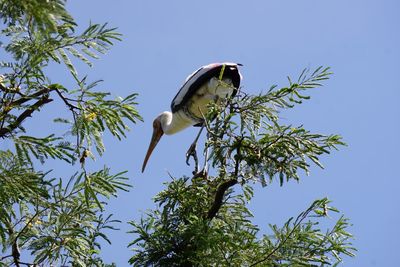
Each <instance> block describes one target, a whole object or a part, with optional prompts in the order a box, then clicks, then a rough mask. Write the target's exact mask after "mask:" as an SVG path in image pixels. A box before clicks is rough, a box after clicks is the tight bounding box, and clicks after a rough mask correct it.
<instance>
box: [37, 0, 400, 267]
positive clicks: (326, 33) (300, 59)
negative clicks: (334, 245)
mask: <svg viewBox="0 0 400 267" xmlns="http://www.w3.org/2000/svg"><path fill="white" fill-rule="evenodd" d="M67 6H68V8H69V10H70V12H71V13H72V15H73V16H74V17H75V18H76V20H77V22H78V23H79V24H80V25H81V26H82V27H85V26H86V25H87V24H88V23H89V21H92V22H94V23H103V22H109V24H110V26H113V27H114V26H115V27H118V28H119V31H120V32H121V33H123V35H124V36H123V41H122V42H120V43H117V44H116V45H115V47H113V48H112V50H111V51H110V52H109V53H108V54H107V55H106V56H103V57H102V58H101V59H100V60H97V61H96V62H95V65H94V67H93V68H87V67H84V66H82V67H81V68H79V72H80V74H81V75H84V74H85V73H88V74H89V79H91V80H97V79H103V80H105V81H104V82H103V83H102V84H101V85H100V87H99V88H98V89H103V90H110V91H111V92H112V94H113V95H115V96H126V95H128V94H130V93H132V92H137V93H139V97H138V102H139V106H138V109H139V111H140V113H141V115H142V116H143V118H144V120H145V121H144V123H139V124H137V125H134V126H132V131H131V132H130V133H129V135H128V138H127V139H126V140H123V141H121V142H118V141H116V140H114V139H112V138H110V136H109V135H105V143H106V147H107V151H106V153H105V155H104V157H103V158H101V159H98V160H97V161H96V162H88V165H89V167H90V168H101V166H102V165H103V164H107V165H109V166H111V168H112V170H114V171H115V172H117V171H120V170H128V171H129V177H130V178H131V179H130V183H131V184H132V185H133V186H134V187H133V189H132V190H131V192H129V193H121V194H120V197H119V198H118V199H115V200H112V201H111V204H110V205H109V206H108V211H109V212H110V213H113V214H114V215H115V217H116V218H118V219H120V220H122V221H123V222H124V223H123V224H122V225H121V229H122V231H119V232H111V233H110V237H111V240H112V242H113V244H112V245H111V246H104V249H103V255H104V258H105V259H106V260H107V261H109V262H111V261H114V262H116V263H117V265H118V266H126V265H127V260H128V259H129V257H130V256H131V255H132V252H131V251H130V250H129V249H128V248H126V246H127V244H128V243H129V242H131V241H132V240H133V239H134V236H132V235H130V234H127V233H126V232H127V231H128V230H129V229H130V228H129V226H128V225H127V223H125V222H127V221H129V220H132V219H138V218H140V216H141V215H142V212H143V211H145V210H146V209H148V208H155V205H154V203H153V202H152V197H153V196H154V195H155V194H156V193H157V192H159V191H160V190H162V189H163V182H166V181H169V180H170V178H169V177H168V175H167V172H170V173H171V174H172V175H174V176H177V177H179V176H182V175H189V174H190V172H191V168H190V167H187V166H186V164H185V162H184V154H185V152H186V150H187V148H188V147H189V145H190V143H191V142H192V140H193V138H194V136H195V134H196V131H197V130H196V129H194V128H190V129H187V130H185V131H183V132H181V133H178V134H176V135H173V136H167V137H164V138H163V139H162V140H161V142H160V144H159V145H158V147H157V148H156V150H155V151H154V153H153V155H152V158H151V159H150V162H149V164H148V166H147V170H146V172H145V173H144V174H141V173H140V168H141V164H142V161H143V157H144V154H145V152H146V149H147V146H148V142H149V140H150V136H151V131H152V127H151V125H152V120H153V118H154V117H155V116H157V115H158V114H159V113H160V112H162V111H164V110H169V106H170V102H171V100H172V98H173V97H174V96H175V94H176V92H177V90H178V89H179V88H180V86H181V84H182V82H183V80H184V79H185V78H186V76H187V75H189V74H190V73H191V72H192V71H193V70H195V69H197V68H198V67H199V66H201V65H205V64H208V63H211V62H221V61H233V62H240V63H242V64H243V65H244V66H243V67H242V69H241V70H242V74H243V76H244V79H243V81H242V86H243V90H244V91H246V92H249V93H254V94H257V93H259V92H260V91H262V90H266V89H268V88H269V87H270V86H271V85H273V84H277V85H279V86H285V85H286V84H287V83H286V76H291V77H297V76H298V75H299V74H300V72H301V70H302V69H303V68H305V67H309V68H315V67H318V66H319V65H324V66H330V67H331V68H332V71H333V72H334V75H333V76H332V78H331V79H330V80H329V81H327V82H326V83H325V86H324V87H322V88H320V89H316V90H313V91H312V92H311V96H312V99H311V100H310V101H308V102H306V103H304V104H303V105H301V106H298V107H297V108H295V109H293V110H290V111H288V112H285V113H284V118H283V120H282V122H283V123H287V124H290V123H293V124H295V125H300V124H303V125H304V126H305V127H306V128H308V129H310V130H311V131H314V132H319V133H325V134H331V133H337V134H341V135H342V136H343V137H344V140H345V141H346V142H347V143H348V147H343V148H341V149H340V151H338V152H333V153H332V154H331V155H330V156H328V157H324V158H323V159H322V162H323V164H324V165H325V167H326V168H325V169H324V170H319V169H317V168H313V170H312V172H311V175H310V176H308V177H307V176H306V175H304V174H303V175H302V179H301V181H300V182H299V183H296V182H290V183H288V184H285V185H284V186H283V187H279V184H278V182H277V181H276V182H274V183H273V184H272V185H271V186H268V187H266V188H261V187H260V186H256V192H255V197H254V199H253V200H252V202H251V205H250V206H251V209H252V211H253V212H254V215H255V219H254V222H255V223H256V224H258V225H259V226H260V227H261V229H263V230H264V231H267V230H268V227H267V225H268V223H276V224H278V225H282V224H283V223H284V222H285V221H286V220H287V219H288V218H289V217H291V216H296V215H297V214H298V213H299V212H301V211H302V210H304V209H305V208H307V207H308V206H309V205H310V203H311V202H312V201H313V200H314V199H316V198H321V197H325V196H327V197H329V198H330V199H332V200H333V206H336V207H337V208H339V209H340V210H341V211H342V212H343V213H344V214H345V215H346V216H347V217H349V218H350V219H351V222H352V223H353V227H352V228H351V232H352V233H353V234H354V235H355V238H356V239H355V240H354V245H355V246H356V247H357V248H358V250H359V251H358V253H357V257H356V258H354V259H350V258H345V263H344V264H343V266H396V264H398V260H397V256H396V255H397V253H398V249H399V238H400V230H399V225H400V214H399V203H400V196H399V195H400V194H399V189H400V182H399V179H400V177H399V174H398V166H399V156H398V149H399V145H400V144H399V143H400V142H399V138H398V135H399V130H400V127H399V115H400V112H399V111H400V107H399V105H398V101H399V97H400V94H399V93H398V90H399V81H398V77H399V74H400V73H399V71H400V68H399V64H400V62H399V61H400V50H399V49H400V36H399V35H400V32H399V25H400V16H399V11H400V2H398V1H395V0H393V1H390V0H384V1H369V0H362V1H361V0H353V1H344V0H339V1H317V0H302V1H288V0H281V1H266V0H259V1H255V0H254V1H233V0H225V1H182V0H181V1H94V0H90V1H89V0H86V1H70V2H68V4H67ZM64 68H65V67H63V66H60V67H55V68H54V69H50V70H49V73H51V76H52V77H53V78H52V82H58V83H63V84H67V85H72V84H73V83H72V79H71V78H70V77H68V76H66V75H65V69H64ZM49 110H50V111H51V110H52V108H50V109H49ZM54 111H55V109H54ZM47 115H50V116H53V115H54V116H55V115H56V114H54V113H52V112H49V113H48V114H47ZM47 115H46V116H47ZM45 125H48V124H47V123H46V121H45V120H43V126H42V124H41V125H40V127H48V126H45ZM36 127H37V126H36ZM42 129H43V128H41V129H39V128H38V129H37V130H38V131H42ZM54 167H58V165H55V166H54ZM74 168H75V167H74ZM59 170H60V169H59ZM61 171H62V172H63V173H64V174H65V175H70V174H72V173H73V170H72V167H68V166H65V165H63V167H62V168H61ZM332 223H333V220H332ZM266 233H268V232H266Z"/></svg>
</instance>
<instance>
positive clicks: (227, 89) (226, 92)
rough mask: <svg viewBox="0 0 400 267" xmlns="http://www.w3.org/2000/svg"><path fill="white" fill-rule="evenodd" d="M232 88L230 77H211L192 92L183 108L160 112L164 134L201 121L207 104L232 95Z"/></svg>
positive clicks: (172, 132)
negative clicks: (220, 78) (219, 78)
mask: <svg viewBox="0 0 400 267" xmlns="http://www.w3.org/2000/svg"><path fill="white" fill-rule="evenodd" d="M233 90H236V89H235V88H234V87H233V84H232V81H231V79H229V78H224V79H222V81H220V80H218V79H217V78H216V77H213V78H211V80H209V81H208V82H207V83H206V84H204V85H203V86H201V87H200V88H199V89H198V90H197V91H196V92H195V93H194V94H193V96H192V97H191V99H190V100H189V101H188V103H187V104H186V107H185V108H184V109H179V110H178V111H176V112H170V111H164V112H163V113H161V114H160V122H161V127H162V130H163V132H164V134H167V135H171V134H174V133H177V132H179V131H181V130H183V129H185V128H187V127H190V126H193V125H195V124H198V123H201V121H202V120H203V116H204V115H206V114H207V106H208V104H209V103H210V102H211V101H216V100H217V99H223V98H226V97H228V96H230V95H232V93H233Z"/></svg>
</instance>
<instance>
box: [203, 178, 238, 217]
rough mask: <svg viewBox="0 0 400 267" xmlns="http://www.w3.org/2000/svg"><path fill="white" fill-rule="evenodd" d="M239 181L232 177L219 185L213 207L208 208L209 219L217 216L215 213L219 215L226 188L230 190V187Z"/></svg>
mask: <svg viewBox="0 0 400 267" xmlns="http://www.w3.org/2000/svg"><path fill="white" fill-rule="evenodd" d="M237 183H238V180H237V179H231V180H228V181H225V182H223V183H221V184H220V185H219V186H218V188H217V192H216V193H215V198H214V203H213V205H212V206H211V208H210V209H209V210H208V213H207V219H209V220H212V219H213V218H214V217H215V215H217V213H218V211H219V209H220V208H221V206H222V201H223V199H224V195H225V192H226V190H228V189H229V187H232V186H234V185H235V184H237Z"/></svg>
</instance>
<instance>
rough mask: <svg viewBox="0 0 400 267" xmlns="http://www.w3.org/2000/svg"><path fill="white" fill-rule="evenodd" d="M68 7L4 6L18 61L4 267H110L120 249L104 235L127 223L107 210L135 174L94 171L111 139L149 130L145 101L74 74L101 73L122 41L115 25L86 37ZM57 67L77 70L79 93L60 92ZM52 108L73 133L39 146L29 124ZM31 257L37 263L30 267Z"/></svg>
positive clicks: (0, 95)
mask: <svg viewBox="0 0 400 267" xmlns="http://www.w3.org/2000/svg"><path fill="white" fill-rule="evenodd" d="M64 5H65V1H59V0H49V1H39V0H8V1H6V0H4V1H3V0H1V1H0V16H1V19H2V22H3V25H2V26H3V27H2V30H1V32H0V36H1V42H0V43H1V46H0V49H1V50H3V52H4V54H6V53H7V54H8V57H7V58H9V60H8V61H7V62H1V63H0V71H1V72H0V101H1V105H0V138H1V139H3V141H4V142H7V143H8V144H10V145H9V147H12V149H10V150H5V151H0V244H1V250H2V253H1V255H0V266H10V265H15V266H21V265H32V266H33V265H35V266H36V265H38V266H39V265H40V266H50V265H57V266H61V265H66V264H68V265H71V266H107V265H106V264H105V263H103V260H102V259H101V257H100V256H99V254H100V249H101V247H100V241H101V240H104V241H105V242H108V243H110V240H109V238H108V237H107V235H106V234H105V232H104V230H107V229H111V230H112V229H114V230H116V229H117V228H115V224H116V223H119V221H118V220H115V219H113V218H112V216H111V215H108V214H107V213H106V212H105V208H106V205H107V200H108V199H109V198H110V197H116V196H117V194H118V192H119V191H120V190H125V191H126V190H128V189H129V187H130V185H128V184H127V178H126V177H124V175H125V172H119V173H116V174H115V173H112V172H111V171H110V169H109V168H108V167H106V166H105V167H104V168H102V169H100V170H98V171H93V172H89V171H88V170H86V168H85V163H86V159H87V158H88V157H94V154H93V153H92V152H91V151H92V150H97V152H98V154H99V155H102V153H103V152H104V150H105V145H104V143H103V134H104V133H105V132H107V131H109V132H110V133H111V135H112V136H115V137H117V139H119V140H120V139H121V138H122V137H125V136H126V132H127V131H128V130H129V127H128V124H129V123H136V122H137V121H140V120H141V117H140V115H139V114H138V112H137V110H136V104H137V103H136V102H135V99H136V96H137V95H136V94H130V95H129V96H127V97H125V98H121V97H113V96H111V95H110V93H108V92H101V91H95V87H96V86H98V85H99V81H96V82H92V83H90V82H88V78H87V77H86V76H83V77H81V76H80V75H79V74H78V70H77V68H76V67H75V66H74V61H81V62H84V63H86V64H87V65H89V66H92V64H93V63H92V61H91V60H92V59H97V58H99V55H100V54H105V53H106V52H107V50H108V49H109V48H110V47H111V46H112V45H113V42H114V41H119V40H120V36H121V35H120V34H119V33H118V32H116V30H115V29H114V28H109V27H107V24H104V25H98V24H91V25H89V26H88V27H87V29H86V30H84V31H83V32H82V33H77V25H76V23H75V22H74V21H73V18H72V17H71V16H70V15H69V14H68V12H67V11H66V9H65V6H64ZM54 64H64V65H65V66H66V67H67V74H68V72H69V73H70V74H72V75H71V76H69V77H70V78H71V79H72V81H75V83H76V85H75V86H74V87H73V88H66V87H65V86H63V85H61V84H58V83H51V82H50V80H51V78H52V77H51V76H50V75H49V74H47V70H48V67H51V66H54ZM55 100H57V101H55ZM50 104H58V106H59V107H58V110H60V111H61V110H62V109H63V108H64V109H65V110H66V111H67V112H60V114H69V115H68V116H67V117H64V118H57V117H55V118H54V122H56V123H60V122H63V123H65V126H66V127H65V130H64V132H51V129H52V127H51V126H52V123H53V122H52V121H49V122H48V127H45V129H43V130H42V131H41V132H43V136H32V134H31V131H30V130H29V129H27V128H25V127H24V125H25V122H26V121H28V120H32V121H35V118H36V114H37V113H39V112H40V111H41V109H42V108H44V107H45V106H48V105H50ZM55 116H59V115H55ZM41 123H44V122H41ZM46 131H48V132H46ZM49 160H57V161H60V162H64V163H66V164H67V165H66V167H67V169H70V171H71V173H74V174H73V175H72V176H71V177H70V178H68V176H67V177H58V175H55V174H53V172H52V171H51V170H48V171H41V170H40V169H42V168H44V169H46V168H49V163H50V162H49ZM78 160H79V162H80V164H75V163H76V162H77V161H78ZM50 164H51V163H50ZM50 166H51V165H50ZM68 166H69V168H68ZM28 254H31V255H32V256H33V258H32V257H29V258H28V259H24V257H26V255H28ZM29 259H31V262H29V263H27V261H28V260H29Z"/></svg>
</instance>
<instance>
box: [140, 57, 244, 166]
mask: <svg viewBox="0 0 400 267" xmlns="http://www.w3.org/2000/svg"><path fill="white" fill-rule="evenodd" d="M238 66H241V64H237V63H230V62H225V63H213V64H209V65H206V66H203V67H201V68H199V69H198V70H196V71H195V72H193V73H192V74H191V75H189V76H188V77H187V78H186V80H185V82H184V84H183V86H182V87H181V89H180V90H179V92H178V93H177V94H176V96H175V97H174V99H173V100H172V103H171V111H172V112H171V111H164V112H163V113H161V114H160V115H158V116H157V117H156V118H155V120H154V121H153V135H152V137H151V141H150V145H149V148H148V150H147V153H146V156H145V158H144V161H143V165H142V172H144V170H145V168H146V164H147V161H148V160H149V158H150V155H151V153H152V152H153V150H154V148H155V147H156V145H157V143H158V142H159V141H160V139H161V137H162V136H163V134H166V135H171V134H175V133H177V132H179V131H182V130H183V129H185V128H187V127H189V126H203V124H204V119H203V116H204V115H205V114H207V111H208V110H207V107H208V104H209V103H210V102H211V101H216V100H217V99H224V98H227V97H232V96H234V95H235V94H236V92H237V90H238V88H239V86H240V81H241V79H242V76H241V74H240V71H239V68H238ZM199 135H200V132H199ZM199 135H198V136H199ZM198 136H197V138H196V140H195V142H194V143H193V144H195V143H196V141H197V139H198ZM193 144H192V146H191V147H194V146H193ZM188 153H189V151H188Z"/></svg>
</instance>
